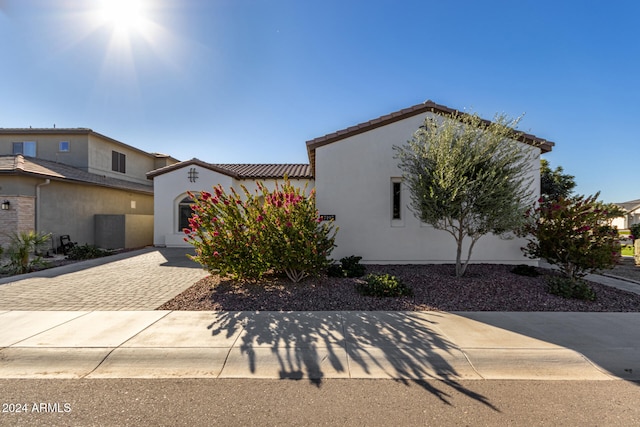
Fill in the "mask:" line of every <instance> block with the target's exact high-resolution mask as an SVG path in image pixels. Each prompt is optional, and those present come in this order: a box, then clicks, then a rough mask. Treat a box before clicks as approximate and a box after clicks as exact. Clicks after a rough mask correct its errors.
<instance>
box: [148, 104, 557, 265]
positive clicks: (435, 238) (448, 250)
mask: <svg viewBox="0 0 640 427" xmlns="http://www.w3.org/2000/svg"><path fill="white" fill-rule="evenodd" d="M455 112H456V110H453V109H450V108H448V107H445V106H442V105H438V104H436V103H434V102H432V101H426V102H425V103H422V104H418V105H414V106H413V107H410V108H407V109H404V110H401V111H397V112H394V113H391V114H388V115H385V116H382V117H379V118H377V119H374V120H370V121H368V122H365V123H361V124H358V125H356V126H353V127H350V128H347V129H343V130H340V131H337V132H334V133H331V134H328V135H325V136H321V137H319V138H315V139H313V140H311V141H308V142H307V143H306V144H307V152H308V156H309V164H304V165H301V164H298V165H286V164H283V165H216V164H209V163H205V162H202V161H200V160H197V159H193V160H189V161H185V162H180V163H177V164H174V165H171V166H167V167H164V168H161V169H158V170H155V171H152V172H150V173H149V174H148V178H150V179H153V180H154V189H155V202H154V214H155V224H154V244H155V245H158V246H182V245H188V244H187V243H185V242H184V234H183V233H182V231H181V229H182V227H181V225H182V224H184V223H185V221H186V219H184V218H183V219H181V215H186V214H187V212H188V210H186V209H185V208H184V206H186V205H187V204H188V199H187V191H211V187H212V186H214V185H217V184H222V186H223V187H225V188H229V187H231V186H234V187H235V188H238V187H239V184H241V183H242V184H244V185H245V186H247V187H248V188H250V189H252V188H255V180H256V179H260V180H264V181H266V182H267V183H268V186H271V185H273V184H274V183H275V181H276V180H278V179H282V178H283V176H284V174H285V173H286V174H287V175H288V176H289V178H290V179H291V180H292V181H293V182H294V183H295V182H296V181H297V182H298V183H299V184H300V185H301V186H304V185H305V183H308V184H309V188H311V187H313V186H315V188H316V197H317V198H316V205H317V208H318V210H319V213H320V214H321V215H324V216H325V217H326V218H331V219H333V220H334V221H335V225H336V226H338V227H339V231H338V233H337V236H336V245H337V246H336V248H335V249H334V251H333V253H332V257H333V258H334V259H340V258H342V257H345V256H349V255H358V256H361V257H363V260H362V262H364V263H376V264H389V263H453V262H455V242H454V240H453V239H452V238H451V236H450V235H449V234H447V233H446V232H444V231H441V230H435V229H434V228H433V227H431V226H430V225H427V224H423V223H421V222H420V221H419V220H418V219H417V218H416V217H415V216H414V215H413V213H412V212H411V211H410V210H409V208H408V202H409V194H408V189H407V188H406V187H405V186H404V184H403V183H402V173H401V170H400V169H399V168H398V161H397V160H396V159H394V155H395V152H394V150H393V147H394V146H396V145H403V144H405V143H406V142H407V141H408V140H409V139H410V138H411V136H412V135H413V133H414V132H415V131H416V130H417V129H418V128H419V127H420V126H421V125H422V124H423V122H424V119H425V117H426V116H427V115H442V116H448V115H451V114H453V113H455ZM518 140H519V141H521V142H522V143H523V149H527V150H532V152H533V156H532V160H531V170H532V177H533V178H534V179H533V183H532V190H533V191H534V193H535V194H539V192H540V173H539V170H540V154H542V153H545V152H549V151H551V149H552V147H553V146H554V143H553V142H550V141H547V140H545V139H542V138H538V137H536V136H534V135H529V134H525V133H519V134H518ZM194 174H195V176H196V177H197V178H195V179H194V178H193V176H194ZM524 244H525V241H524V240H522V239H513V240H504V239H500V238H498V237H497V236H484V237H482V238H481V239H480V240H479V241H478V243H477V244H476V246H475V248H474V254H473V257H472V262H476V263H479V262H481V263H507V264H516V263H518V264H519V263H529V264H533V263H537V261H532V260H530V259H528V258H526V257H524V256H523V254H522V251H521V250H520V248H521V247H522V246H524Z"/></svg>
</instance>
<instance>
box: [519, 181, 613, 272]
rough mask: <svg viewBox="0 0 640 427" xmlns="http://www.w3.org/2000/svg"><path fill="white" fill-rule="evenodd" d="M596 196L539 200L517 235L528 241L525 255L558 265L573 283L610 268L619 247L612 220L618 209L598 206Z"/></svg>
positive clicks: (529, 211) (527, 215)
mask: <svg viewBox="0 0 640 427" xmlns="http://www.w3.org/2000/svg"><path fill="white" fill-rule="evenodd" d="M598 195H599V193H597V194H595V195H593V196H588V197H584V196H575V197H571V198H568V199H565V198H562V197H560V198H559V199H558V200H549V201H545V200H544V199H542V198H541V199H540V200H539V202H540V205H539V206H537V207H532V208H530V209H529V210H528V211H527V213H526V219H527V222H526V225H525V226H524V228H523V229H522V230H521V231H520V234H521V235H522V236H527V237H528V240H529V243H528V244H527V246H526V247H525V248H523V251H524V253H525V254H526V255H527V256H529V257H530V258H543V259H545V260H547V261H548V262H549V263H550V264H553V265H557V266H558V268H559V269H560V271H561V272H562V274H563V275H564V276H565V277H567V278H568V279H570V280H571V281H573V282H577V281H578V280H580V279H581V278H582V277H584V276H585V275H587V274H588V273H593V272H595V271H597V270H601V269H609V268H613V267H614V265H615V264H616V261H617V260H618V257H619V255H620V243H619V242H618V230H617V229H616V228H613V227H612V226H611V220H612V219H613V218H615V217H617V216H619V214H620V208H618V207H617V206H616V205H614V204H604V203H602V202H599V201H598V200H597V198H598Z"/></svg>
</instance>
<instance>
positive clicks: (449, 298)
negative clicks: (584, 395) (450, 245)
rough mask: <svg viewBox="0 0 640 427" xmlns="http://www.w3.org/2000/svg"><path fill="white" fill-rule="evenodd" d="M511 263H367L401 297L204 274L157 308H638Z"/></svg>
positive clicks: (606, 291) (349, 287) (628, 296)
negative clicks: (458, 268) (465, 266)
mask: <svg viewBox="0 0 640 427" xmlns="http://www.w3.org/2000/svg"><path fill="white" fill-rule="evenodd" d="M512 269H513V266H507V265H492V264H476V265H471V266H470V267H469V271H468V272H467V276H466V277H463V278H456V277H455V275H454V266H453V265H369V266H367V272H368V273H389V274H393V275H396V276H398V277H399V278H401V279H402V280H403V281H404V282H405V283H406V284H408V285H409V286H410V287H411V288H412V289H413V296H411V297H401V298H376V297H364V296H361V295H360V294H358V292H357V291H356V289H355V284H356V283H357V281H358V280H360V279H347V278H344V279H343V278H330V277H321V278H315V279H310V278H309V279H306V280H304V281H303V282H301V283H299V284H293V283H291V282H289V281H287V280H286V278H278V277H267V278H266V279H265V280H263V281H261V282H260V283H259V284H251V283H238V282H235V281H232V280H228V279H224V278H220V277H219V276H209V277H206V278H204V279H202V280H200V281H199V282H197V283H196V284H195V285H194V286H192V287H191V288H189V289H187V290H186V291H184V292H183V293H181V294H180V295H178V296H176V297H175V298H174V299H172V300H171V301H169V302H167V303H165V304H164V305H162V306H161V307H159V309H161V310H229V311H255V310H259V311H325V310H326V311H333V310H351V311H353V310H355V311H358V310H363V311H365V310H366V311H368V310H376V311H377V310H389V311H422V310H441V311H591V312H598V311H613V312H629V311H640V295H637V294H634V293H630V292H625V291H621V290H618V289H615V288H611V287H608V286H604V285H600V284H597V283H592V284H591V285H592V288H593V290H594V291H595V293H596V295H597V299H596V301H593V302H590V301H580V300H574V299H565V298H561V297H558V296H555V295H551V294H549V293H547V292H546V290H545V276H546V275H549V274H553V273H552V272H551V271H550V270H546V269H541V268H539V269H537V270H538V272H540V273H541V274H542V275H541V276H538V277H527V276H521V275H517V274H514V273H512V272H511V270H512Z"/></svg>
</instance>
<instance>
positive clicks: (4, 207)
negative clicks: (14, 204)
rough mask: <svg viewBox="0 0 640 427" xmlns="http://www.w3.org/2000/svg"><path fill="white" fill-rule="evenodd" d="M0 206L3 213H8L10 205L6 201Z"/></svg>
mask: <svg viewBox="0 0 640 427" xmlns="http://www.w3.org/2000/svg"><path fill="white" fill-rule="evenodd" d="M0 206H1V207H2V210H3V211H8V210H9V207H11V203H10V202H9V201H8V200H5V201H4V202H2V205H0Z"/></svg>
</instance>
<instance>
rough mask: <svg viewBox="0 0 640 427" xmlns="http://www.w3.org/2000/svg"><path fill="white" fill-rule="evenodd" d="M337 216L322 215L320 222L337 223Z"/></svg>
mask: <svg viewBox="0 0 640 427" xmlns="http://www.w3.org/2000/svg"><path fill="white" fill-rule="evenodd" d="M335 220H336V216H335V215H320V221H335Z"/></svg>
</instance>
